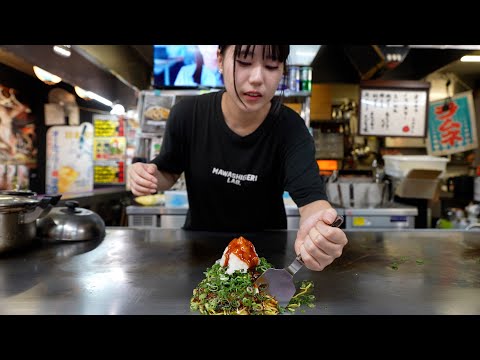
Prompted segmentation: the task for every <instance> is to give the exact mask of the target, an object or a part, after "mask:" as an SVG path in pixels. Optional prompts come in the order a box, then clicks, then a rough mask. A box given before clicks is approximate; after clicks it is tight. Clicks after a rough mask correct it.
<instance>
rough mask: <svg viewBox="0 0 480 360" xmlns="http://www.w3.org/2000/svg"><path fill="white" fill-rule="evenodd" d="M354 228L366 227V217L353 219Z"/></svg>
mask: <svg viewBox="0 0 480 360" xmlns="http://www.w3.org/2000/svg"><path fill="white" fill-rule="evenodd" d="M353 226H365V218H364V217H358V216H354V217H353Z"/></svg>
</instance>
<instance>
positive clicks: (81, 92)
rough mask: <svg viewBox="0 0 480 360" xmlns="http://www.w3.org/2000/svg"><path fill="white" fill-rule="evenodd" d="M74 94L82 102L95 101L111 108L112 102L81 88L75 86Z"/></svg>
mask: <svg viewBox="0 0 480 360" xmlns="http://www.w3.org/2000/svg"><path fill="white" fill-rule="evenodd" d="M75 92H76V93H77V95H78V96H80V97H81V98H82V99H84V100H97V101H98V102H100V103H102V104H104V105H107V106H110V107H113V102H112V101H110V100H108V99H105V98H104V97H103V96H100V95H98V94H95V93H94V92H93V91H86V90H83V89H82V88H81V87H78V86H75Z"/></svg>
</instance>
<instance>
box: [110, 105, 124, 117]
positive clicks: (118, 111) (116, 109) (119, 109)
mask: <svg viewBox="0 0 480 360" xmlns="http://www.w3.org/2000/svg"><path fill="white" fill-rule="evenodd" d="M110 114H112V115H123V114H125V107H124V106H123V105H122V104H115V105H113V107H112V110H111V111H110Z"/></svg>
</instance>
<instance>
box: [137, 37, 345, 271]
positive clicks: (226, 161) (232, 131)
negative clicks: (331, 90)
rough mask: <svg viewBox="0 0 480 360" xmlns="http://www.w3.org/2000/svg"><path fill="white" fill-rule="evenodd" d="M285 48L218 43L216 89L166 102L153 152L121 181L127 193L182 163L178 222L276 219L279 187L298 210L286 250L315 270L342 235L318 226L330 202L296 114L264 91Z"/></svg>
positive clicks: (327, 216)
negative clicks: (183, 198)
mask: <svg viewBox="0 0 480 360" xmlns="http://www.w3.org/2000/svg"><path fill="white" fill-rule="evenodd" d="M289 51H290V50H289V46H288V45H219V48H218V64H219V69H220V71H221V72H222V73H223V77H224V82H225V91H219V92H212V93H208V94H204V95H200V96H195V97H188V98H185V99H184V100H182V101H180V102H179V103H178V104H176V105H175V106H174V107H173V108H172V109H171V112H170V117H169V119H168V121H167V128H166V131H165V137H164V141H163V145H162V149H161V152H160V154H159V156H157V157H156V158H155V159H153V160H152V161H151V163H150V164H142V163H135V164H133V165H132V166H131V167H130V170H129V178H130V186H131V190H132V193H133V194H134V195H136V196H139V195H146V194H151V193H155V192H156V191H157V190H166V189H168V188H170V187H171V186H172V185H173V184H174V183H175V182H176V180H177V179H178V178H179V176H180V174H181V173H182V172H184V173H185V181H186V186H187V191H188V200H189V210H188V213H187V219H186V221H185V225H184V228H185V229H192V230H209V231H261V230H266V229H285V228H286V227H287V221H286V214H285V207H284V204H283V197H282V195H283V192H284V191H285V190H286V191H288V192H289V193H290V196H291V197H292V199H293V200H294V201H295V203H296V204H297V205H298V208H299V211H300V229H299V231H298V233H297V238H296V241H295V251H296V253H297V254H301V256H302V259H303V260H304V262H305V265H306V266H307V267H308V268H309V269H311V270H317V271H319V270H323V269H324V268H325V266H327V265H329V264H330V263H331V262H332V261H333V260H334V259H335V258H337V257H339V256H340V255H341V253H342V249H343V247H344V246H345V245H346V243H347V238H346V236H345V234H344V232H343V231H342V230H340V229H339V228H333V227H330V226H328V224H331V223H332V222H333V221H334V220H335V218H336V211H335V209H333V208H332V207H331V206H330V204H329V203H328V201H327V196H326V192H325V184H324V182H323V180H322V178H321V176H320V175H319V169H318V166H317V163H316V161H315V157H314V155H315V145H314V141H313V138H312V136H311V135H310V133H309V132H308V129H307V127H306V126H305V122H304V121H303V119H302V118H301V117H300V116H299V115H298V114H297V113H296V112H295V111H293V110H291V109H290V108H288V107H286V106H284V105H282V104H281V100H280V99H278V98H274V95H275V91H276V89H277V87H278V85H279V83H280V81H281V78H282V75H283V74H284V73H285V72H286V68H285V66H286V65H285V64H286V59H287V57H288V54H289Z"/></svg>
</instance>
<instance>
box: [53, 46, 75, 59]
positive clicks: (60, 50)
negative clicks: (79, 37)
mask: <svg viewBox="0 0 480 360" xmlns="http://www.w3.org/2000/svg"><path fill="white" fill-rule="evenodd" d="M71 46H72V45H54V46H53V51H54V52H55V53H56V54H58V55H60V56H63V57H66V58H68V57H70V55H72V51H71V50H70V47H71Z"/></svg>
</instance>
